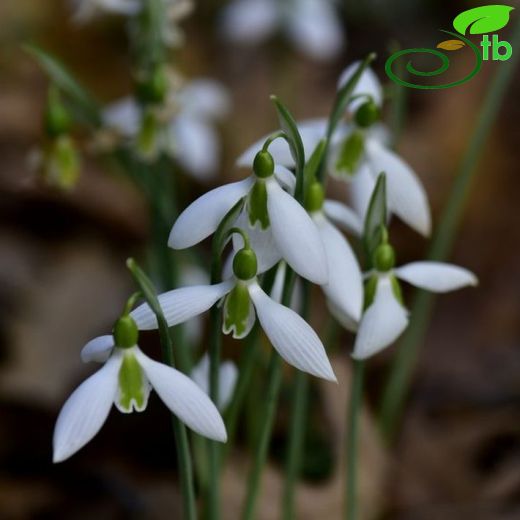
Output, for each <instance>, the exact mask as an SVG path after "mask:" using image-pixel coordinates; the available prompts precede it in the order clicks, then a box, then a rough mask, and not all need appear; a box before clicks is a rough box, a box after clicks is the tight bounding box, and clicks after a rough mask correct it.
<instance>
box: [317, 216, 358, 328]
mask: <svg viewBox="0 0 520 520" xmlns="http://www.w3.org/2000/svg"><path fill="white" fill-rule="evenodd" d="M314 221H315V222H316V225H317V226H318V229H319V231H320V236H321V239H322V241H323V245H324V246H325V254H326V256H327V265H328V271H329V282H328V283H327V284H325V285H322V289H323V292H324V293H325V294H326V295H327V298H329V299H330V300H332V302H334V304H335V305H336V307H338V308H339V309H340V310H341V311H342V312H344V313H345V314H348V315H349V316H350V317H351V318H352V319H353V320H354V321H358V320H359V319H360V318H361V310H362V308H363V277H362V275H361V269H360V268H359V264H358V262H357V259H356V255H354V252H353V251H352V248H351V247H350V245H349V243H348V242H347V240H346V239H345V237H344V236H343V235H342V234H341V233H340V232H339V231H338V230H337V229H336V228H335V227H334V226H333V225H332V224H331V223H330V222H328V220H327V219H326V217H324V216H323V215H322V214H320V213H317V214H315V216H314Z"/></svg>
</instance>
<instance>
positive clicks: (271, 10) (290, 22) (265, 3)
mask: <svg viewBox="0 0 520 520" xmlns="http://www.w3.org/2000/svg"><path fill="white" fill-rule="evenodd" d="M334 4H335V2H334V1H333V0H290V1H283V0H233V1H232V2H231V3H230V4H229V5H228V6H226V7H225V8H224V10H223V12H222V17H221V24H220V29H221V33H222V34H223V36H224V37H225V38H226V39H228V40H230V41H232V42H236V43H245V44H257V43H260V42H262V41H264V40H266V39H267V38H269V37H270V36H272V35H273V34H274V33H275V32H277V31H281V32H282V33H283V34H284V35H285V36H286V37H287V38H288V39H289V40H290V41H291V43H293V45H294V46H295V47H296V48H297V49H298V50H299V51H300V52H302V53H304V54H306V55H308V56H310V57H311V58H313V59H316V60H328V59H331V58H334V57H335V56H337V55H338V54H339V52H340V51H341V49H342V48H343V45H344V43H345V34H344V29H343V27H342V24H341V22H340V20H339V17H338V13H337V10H336V9H337V8H336V6H335V5H334Z"/></svg>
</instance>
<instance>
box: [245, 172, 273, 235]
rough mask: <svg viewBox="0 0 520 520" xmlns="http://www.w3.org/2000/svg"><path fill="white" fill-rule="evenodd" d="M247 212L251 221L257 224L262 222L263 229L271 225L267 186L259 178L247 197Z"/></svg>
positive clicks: (252, 224) (253, 224)
mask: <svg viewBox="0 0 520 520" xmlns="http://www.w3.org/2000/svg"><path fill="white" fill-rule="evenodd" d="M247 213H248V215H249V223H250V224H251V226H253V227H254V226H255V224H256V223H257V222H260V227H261V228H262V229H267V228H268V227H269V225H270V222H269V214H268V213H267V188H266V185H265V181H264V180H262V179H259V180H257V181H256V182H255V184H254V185H253V187H252V188H251V191H250V192H249V196H248V198H247Z"/></svg>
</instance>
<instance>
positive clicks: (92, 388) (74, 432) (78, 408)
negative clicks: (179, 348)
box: [53, 324, 227, 462]
mask: <svg viewBox="0 0 520 520" xmlns="http://www.w3.org/2000/svg"><path fill="white" fill-rule="evenodd" d="M134 327H135V324H134ZM136 337H137V334H136ZM81 358H82V360H83V361H84V362H89V361H97V362H99V363H104V365H103V366H102V367H101V368H100V369H99V370H98V371H97V372H95V373H94V374H93V375H92V376H90V377H89V378H88V379H86V380H85V381H84V382H83V383H82V384H81V385H80V386H79V387H78V388H77V389H76V390H75V391H74V392H73V393H72V395H71V396H70V397H69V399H68V400H67V402H66V403H65V404H64V405H63V408H62V409H61V412H60V414H59V416H58V420H57V422H56V426H55V429H54V437H53V450H54V454H53V460H54V462H61V461H63V460H65V459H67V458H68V457H70V456H71V455H73V454H74V453H76V452H77V451H78V450H80V449H81V448H82V447H83V446H85V444H87V443H88V442H89V441H90V440H91V439H92V438H93V437H94V436H95V435H96V434H97V433H98V432H99V430H100V429H101V427H102V426H103V424H104V422H105V421H106V419H107V417H108V414H109V412H110V409H111V408H112V404H115V405H116V407H117V409H118V410H119V411H121V412H123V413H131V412H132V411H134V410H135V411H138V412H141V411H143V410H144V409H145V408H146V405H147V403H148V396H149V394H150V391H151V389H152V388H153V389H154V390H155V391H156V392H157V394H158V395H159V397H160V398H161V400H162V401H163V402H164V404H165V405H166V406H167V407H168V408H169V409H170V410H171V412H172V413H173V414H175V415H176V416H177V417H178V418H179V419H180V420H181V421H182V422H183V423H185V424H186V425H187V426H189V427H190V428H191V429H192V430H194V431H196V432H197V433H199V434H200V435H203V436H205V437H208V438H210V439H214V440H217V441H221V442H225V441H226V439H227V434H226V428H225V426H224V422H223V421H222V418H221V416H220V414H219V412H218V410H217V408H216V407H215V405H214V404H213V403H212V402H211V400H210V399H209V397H208V396H207V395H206V394H205V393H204V392H203V391H202V390H201V389H200V388H199V387H198V386H197V385H196V384H195V383H194V382H193V381H192V380H191V379H190V378H189V377H187V376H186V375H184V374H182V373H181V372H179V371H178V370H175V369H174V368H172V367H170V366H167V365H164V364H162V363H158V362H157V361H154V360H152V359H150V358H149V357H148V356H146V355H145V354H144V353H143V352H142V351H141V350H140V349H139V347H138V346H137V345H133V346H124V347H116V346H115V340H114V337H112V336H101V337H99V338H96V339H94V340H92V341H90V342H89V343H87V345H85V347H84V348H83V350H82V352H81Z"/></svg>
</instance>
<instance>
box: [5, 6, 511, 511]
mask: <svg viewBox="0 0 520 520" xmlns="http://www.w3.org/2000/svg"><path fill="white" fill-rule="evenodd" d="M198 4H199V5H197V6H196V9H195V11H194V13H193V14H192V15H191V16H190V17H189V18H187V20H186V21H184V22H183V23H182V27H183V28H184V31H185V45H184V47H182V48H181V49H180V50H178V51H176V52H175V53H174V58H173V59H174V61H175V64H176V66H177V67H178V68H179V69H180V70H182V73H183V74H184V76H186V77H187V78H190V77H198V76H205V77H212V78H215V79H217V80H219V81H220V82H221V83H222V84H224V85H225V87H226V88H227V89H228V90H229V92H230V96H231V100H232V109H231V112H230V114H229V116H228V117H227V118H225V119H224V120H223V121H222V122H221V123H219V134H220V138H221V143H222V162H221V165H220V167H219V171H218V175H217V176H216V177H215V178H214V179H211V180H210V181H208V182H195V181H193V180H192V179H190V178H189V177H186V176H181V178H180V181H179V184H180V188H179V189H180V192H181V203H180V204H181V207H184V206H186V205H187V203H188V202H190V201H191V200H193V199H194V198H195V197H196V196H198V195H199V194H201V193H203V192H205V191H206V190H207V189H208V188H209V187H211V186H214V185H219V184H222V183H224V182H229V181H231V180H234V179H238V178H241V177H242V176H244V175H245V174H246V173H247V172H244V171H239V170H237V169H236V168H235V167H234V161H235V159H236V157H237V156H238V155H239V154H240V153H241V152H242V151H243V150H244V149H245V148H246V147H247V146H248V145H250V144H251V143H252V142H254V141H256V140H257V139H259V138H260V137H261V136H262V135H264V134H266V133H268V132H270V131H272V130H275V129H276V128H277V120H276V115H275V112H274V110H273V108H272V106H271V103H270V101H269V95H270V94H273V93H275V94H277V95H278V96H279V97H280V98H281V99H282V100H283V101H284V102H285V103H286V104H287V105H288V106H289V107H290V109H291V111H292V113H293V114H294V115H295V117H296V118H297V119H305V118H312V117H323V116H325V115H327V114H328V111H329V109H330V106H331V104H332V102H333V99H334V95H335V89H336V81H337V78H338V76H339V74H340V73H341V71H342V70H343V69H344V68H345V66H346V65H347V64H348V63H350V62H351V61H353V60H356V59H360V58H363V57H364V56H365V55H366V54H367V53H369V52H371V51H376V52H377V54H378V59H377V60H376V62H375V65H374V69H375V70H376V72H377V73H378V75H379V77H380V78H381V80H382V81H386V82H387V81H388V80H387V78H386V76H385V74H384V61H385V60H386V57H387V56H388V55H389V54H390V53H391V52H393V50H395V49H396V48H408V47H421V46H425V47H426V46H428V47H430V46H435V44H436V43H437V41H439V39H440V35H439V33H438V29H440V28H446V29H450V27H451V20H452V19H453V18H454V16H455V15H457V14H458V13H459V12H461V11H463V10H464V9H469V8H471V7H474V3H473V2H463V1H452V2H435V1H433V0H430V1H424V2H420V3H419V2H413V1H411V0H399V1H397V0H396V1H394V2H391V3H390V2H381V1H380V0H365V1H364V2H360V3H354V2H346V1H343V2H339V1H338V3H337V6H336V7H335V9H337V16H338V17H339V20H340V23H341V26H342V27H343V28H344V30H345V34H346V44H345V46H344V49H343V51H342V52H341V53H339V54H338V55H337V56H335V57H334V58H333V59H331V60H327V61H318V60H315V59H312V58H309V57H308V56H306V55H305V54H302V53H301V52H300V51H299V50H298V49H297V48H294V46H292V45H290V44H289V43H288V42H287V40H286V39H284V38H283V37H281V36H280V35H275V36H273V37H272V38H270V39H269V40H268V41H265V42H263V43H261V44H258V45H255V46H247V45H238V44H230V43H227V42H225V41H224V40H223V39H222V38H220V37H219V34H218V31H217V29H216V27H217V20H218V17H219V13H220V12H221V9H222V7H223V4H225V2H223V1H219V0H204V1H201V2H199V3H198ZM509 4H510V5H514V4H515V3H514V2H509ZM70 7H71V6H70V4H69V3H68V2H65V1H62V0H47V1H45V2H42V1H35V0H32V1H31V0H16V1H15V0H2V2H0V212H1V218H0V276H1V280H0V303H1V308H2V311H1V313H0V342H1V343H0V518H1V519H2V520H3V519H29V518H67V519H76V518H78V519H81V518H93V517H94V516H96V517H97V518H100V519H101V518H133V517H136V518H158V519H162V518H178V517H179V516H178V515H179V513H178V512H179V510H180V500H179V497H178V488H177V484H176V471H175V466H176V461H175V451H174V444H173V442H172V439H171V432H170V429H169V423H168V414H167V412H166V409H165V408H164V407H163V406H162V405H161V403H160V402H159V401H158V399H156V398H155V397H153V398H151V400H150V405H149V407H148V410H147V411H146V413H144V414H132V415H129V416H124V415H122V414H118V413H115V412H114V413H112V414H111V415H110V418H109V420H108V421H107V423H106V425H105V426H104V428H103V429H102V431H101V432H100V434H99V435H98V436H97V437H96V439H95V441H94V442H92V443H90V444H89V445H88V446H87V447H86V448H85V449H83V450H82V451H81V452H80V453H78V454H77V455H76V456H74V457H73V458H72V459H71V460H70V461H67V462H66V463H64V464H60V465H57V466H53V465H52V464H51V438H52V429H53V426H54V422H55V419H56V416H57V413H58V411H59V409H60V407H61V405H62V404H63V402H64V400H65V399H66V397H67V396H68V395H69V394H70V392H71V391H72V389H73V388H75V386H77V385H78V384H79V382H80V381H82V380H83V378H84V377H85V376H86V375H88V374H89V373H91V371H92V367H90V366H84V365H82V364H81V362H80V359H79V351H80V349H81V347H82V346H83V345H84V344H85V343H86V341H88V340H89V339H91V338H92V337H95V336H97V335H100V334H106V333H107V332H108V331H109V330H110V328H111V326H112V323H113V321H114V319H115V318H116V317H117V315H118V313H119V312H120V310H121V307H122V305H123V302H124V301H125V299H126V297H127V296H128V295H129V294H130V293H131V292H132V291H133V285H132V281H131V278H130V276H129V274H128V272H127V270H126V268H125V265H124V261H125V259H126V258H127V257H129V256H136V257H137V258H140V257H142V255H143V251H144V250H145V248H146V244H147V243H148V241H149V239H150V232H149V229H150V222H149V218H148V212H147V209H146V203H145V201H144V199H143V197H142V195H141V194H140V192H139V191H138V190H137V189H136V188H135V186H134V185H133V184H132V183H131V182H130V181H129V180H128V178H126V177H124V176H122V175H120V174H118V173H117V172H114V171H113V169H111V168H109V167H107V165H106V164H104V163H103V161H99V160H98V158H97V157H96V154H94V153H92V152H91V150H90V149H89V147H88V146H85V147H84V148H83V149H82V170H81V176H80V179H79V182H78V184H77V186H75V188H74V189H73V190H71V191H69V192H63V191H60V190H58V189H55V188H52V187H49V186H46V185H45V184H44V183H42V182H40V181H39V180H38V178H37V175H36V174H35V172H34V171H32V169H31V167H30V160H29V156H30V153H31V150H33V149H34V148H35V147H38V146H39V145H40V144H41V142H42V139H43V131H42V113H43V107H44V103H45V99H46V92H47V85H48V81H47V78H46V77H45V75H44V74H43V72H42V71H41V69H40V68H39V67H38V66H37V64H36V63H35V62H34V60H32V59H31V57H30V56H28V55H27V53H25V52H24V51H23V50H22V48H21V45H22V44H24V43H27V42H33V43H38V44H39V45H41V46H42V47H43V48H45V49H46V50H48V51H49V52H51V53H53V54H55V55H57V56H59V57H60V59H61V60H63V62H64V63H65V64H66V65H67V66H68V68H69V69H70V70H71V71H73V72H74V74H75V75H76V77H77V78H78V79H79V80H80V81H81V82H82V83H83V84H84V85H85V86H86V87H87V88H88V89H89V90H90V91H91V92H92V93H94V95H95V96H96V98H97V99H98V100H100V102H102V103H103V104H104V103H108V102H110V101H113V100H115V99H118V98H120V97H122V96H125V95H127V94H128V93H129V92H130V91H131V89H132V77H131V73H130V62H129V53H128V41H127V36H126V31H125V23H124V19H123V18H122V17H118V16H100V17H99V18H96V19H94V20H92V21H91V22H90V23H88V24H83V25H82V24H78V23H74V22H73V21H72V20H71V8H70ZM515 16H517V15H516V14H515V13H513V18H512V19H513V20H514V19H515ZM511 25H512V24H510V26H509V27H508V28H506V29H504V30H503V31H502V32H501V33H500V34H501V35H502V36H503V37H504V39H507V34H508V33H510V31H511ZM518 51H519V49H513V52H518ZM463 66H464V64H461V67H463ZM497 66H498V67H499V66H500V64H498V65H497V64H496V63H492V62H488V63H485V64H484V67H483V70H482V72H481V73H480V74H479V75H477V76H476V77H475V78H474V79H473V80H472V81H471V82H469V83H466V84H464V85H463V86H461V87H458V88H452V89H447V90H438V91H418V90H407V92H406V93H405V94H406V95H405V99H404V102H405V104H406V105H405V106H406V109H405V111H404V119H403V125H402V128H401V127H400V126H399V125H397V126H395V125H394V129H396V128H397V130H398V137H399V139H398V150H399V152H400V153H401V154H402V156H403V157H404V158H405V159H406V160H407V161H408V162H409V163H410V164H411V165H412V166H413V168H414V169H415V171H416V172H417V173H418V175H419V176H420V178H421V179H422V181H423V182H424V184H425V187H426V190H427V192H428V194H429V197H430V202H431V205H432V209H433V215H434V223H435V221H436V217H437V216H438V215H439V213H440V212H441V210H442V207H443V204H444V202H445V201H446V198H447V195H448V193H449V190H450V188H451V186H452V182H453V178H454V175H455V173H456V171H457V167H458V165H459V162H460V159H461V157H462V155H463V153H464V151H465V148H466V146H467V143H468V139H469V137H470V135H471V132H472V130H473V128H474V126H475V122H476V117H477V114H478V110H479V107H480V105H481V103H482V100H483V99H484V97H485V95H486V92H487V89H488V85H489V82H490V79H491V78H492V76H493V74H494V72H495V71H496V68H497ZM388 87H389V92H391V91H392V88H391V86H390V85H388ZM519 98H520V76H519V75H518V72H515V78H514V79H513V81H512V83H511V85H510V88H509V89H508V90H507V93H506V96H505V98H504V100H503V106H502V108H501V111H500V114H499V117H498V120H497V122H496V125H495V126H494V128H493V131H492V133H491V137H490V139H489V141H488V142H487V144H486V148H485V150H484V154H483V156H482V159H481V161H480V163H479V167H478V169H479V171H478V175H477V176H476V180H475V182H474V183H473V185H472V191H471V194H470V197H469V200H468V206H467V210H466V212H465V217H464V220H463V225H462V228H461V230H460V233H459V235H458V239H457V241H456V244H455V248H454V251H453V255H452V258H451V261H453V262H454V263H457V264H459V265H463V266H465V267H468V268H469V269H471V270H473V271H474V272H475V273H476V274H477V275H478V277H479V279H480V286H479V287H478V289H476V290H472V289H468V290H464V291H460V292H456V293H452V294H448V295H446V296H443V298H442V299H440V300H439V302H438V304H437V305H436V308H435V313H434V316H433V319H432V322H431V325H430V328H429V333H428V335H427V340H426V341H425V343H424V344H423V345H422V346H421V351H420V359H419V366H418V369H417V372H416V375H415V378H414V383H413V387H412V391H411V395H410V397H409V400H408V403H407V409H406V413H405V417H404V422H403V425H402V428H401V430H400V433H399V437H398V441H397V443H396V445H395V446H394V447H392V449H387V448H386V447H384V445H383V444H382V443H381V441H380V440H379V436H378V432H377V429H376V427H375V423H374V420H373V419H372V412H373V411H374V410H376V409H377V406H378V403H379V398H380V394H379V392H380V390H381V387H382V383H383V382H384V377H385V368H387V367H388V362H389V360H390V358H391V356H392V353H393V351H394V349H388V350H387V351H385V353H384V354H382V355H380V356H377V357H376V358H375V359H373V360H371V363H370V369H369V372H368V374H367V391H368V396H367V403H366V405H367V406H366V411H365V415H364V420H363V425H362V434H361V442H362V454H361V463H360V474H361V476H360V478H361V495H362V499H361V500H362V503H363V506H362V508H363V513H364V515H366V518H385V519H399V520H408V519H409V520H423V519H424V520H430V519H431V520H437V519H449V520H464V519H466V518H467V519H472V520H495V519H496V520H509V519H511V520H512V519H517V518H520V320H519V309H520V262H519V261H518V259H519V258H520V236H519V233H518V229H520V212H519V210H518V197H519V189H520V180H519V178H518V177H517V176H516V175H517V174H518V164H519V161H520V126H519V124H518V121H519V118H520V106H519V104H518V99H519ZM393 118H395V110H394V109H393V106H392V99H389V102H388V103H387V109H386V111H385V119H386V120H387V121H389V122H392V120H393ZM401 130H402V131H401ZM82 137H83V136H82V135H81V133H80V134H79V135H78V136H77V138H78V140H79V141H80V142H81V139H82ZM343 191H344V190H343V187H342V186H341V185H340V186H338V187H337V189H335V190H334V192H335V193H334V196H335V197H336V198H338V199H345V200H346V191H345V192H343ZM392 237H393V240H394V241H395V243H396V246H397V251H398V261H399V263H405V262H407V261H411V260H415V259H421V258H422V257H424V254H425V252H426V250H427V246H428V244H427V242H426V241H425V240H423V239H422V238H421V237H419V235H417V234H415V233H413V232H412V231H410V230H409V229H407V228H405V226H403V225H401V224H399V223H398V222H395V223H394V224H393V226H392ZM206 251H207V249H206V250H204V248H202V249H201V250H200V251H199V253H200V255H202V256H201V262H202V264H206V265H208V262H209V256H208V255H207V254H205V252H206ZM406 296H410V295H409V294H408V293H406ZM408 301H410V300H408ZM313 324H314V325H315V326H316V328H318V329H320V327H321V331H323V327H322V326H323V317H321V316H319V315H317V316H315V317H314V318H313ZM143 343H145V344H146V345H147V349H148V352H150V353H151V354H153V355H157V356H158V355H159V351H158V346H157V340H156V338H155V336H154V335H153V334H152V333H150V334H147V335H146V337H145V338H144V341H143ZM204 344H205V339H204V337H203V340H202V347H203V348H204ZM351 346H352V337H351V336H350V335H348V334H347V333H339V334H338V335H337V341H336V342H335V343H334V345H328V347H329V348H330V349H331V352H333V359H334V368H335V370H336V372H337V374H338V379H340V381H343V384H342V385H340V387H334V388H330V387H329V385H327V384H324V385H321V383H317V382H313V388H312V390H313V392H312V409H311V416H310V420H309V428H308V435H307V438H306V455H305V464H304V468H303V479H302V484H301V487H300V488H299V490H298V519H303V520H306V519H309V520H310V519H312V520H322V519H336V518H340V517H341V507H342V491H343V481H342V475H343V473H344V471H343V461H342V455H341V454H342V451H343V450H342V446H343V428H344V424H343V423H344V415H345V409H346V402H347V393H346V392H347V390H346V389H348V378H349V364H350V362H349V355H348V354H349V351H350V349H351ZM266 352H267V347H266ZM239 354H240V343H238V342H236V341H233V340H230V339H229V338H226V340H225V355H226V357H229V358H233V359H235V360H238V359H239ZM257 379H260V381H257V382H254V381H253V382H252V383H251V384H252V385H255V384H257V385H258V384H261V383H262V381H261V374H260V375H259V376H258V377H257ZM255 399H257V400H258V397H256V398H255V397H252V398H251V399H250V401H251V402H249V401H248V403H247V404H246V407H245V411H244V414H243V421H241V429H240V432H239V442H238V445H237V447H236V448H234V451H233V453H232V455H231V458H230V461H229V463H228V465H227V467H226V470H225V472H224V476H223V493H224V500H223V505H224V510H225V515H224V517H225V518H226V519H235V518H238V515H239V511H240V506H241V503H242V499H243V494H244V482H245V478H244V476H245V475H246V474H247V473H246V472H247V469H248V462H249V459H248V456H247V453H248V451H247V447H248V445H249V444H250V443H251V442H252V441H251V438H250V437H252V433H251V432H252V431H254V421H255ZM289 404H290V395H289V394H288V393H287V392H285V393H283V395H282V399H281V406H280V410H279V413H278V418H277V421H276V427H275V433H274V439H273V443H272V447H271V453H270V459H269V466H268V469H267V471H266V473H265V475H264V481H263V488H262V496H261V501H260V507H259V515H258V518H260V519H265V520H270V519H276V518H278V504H279V497H280V489H281V478H282V477H281V475H282V470H283V458H284V449H285V442H286V432H287V422H288V406H289Z"/></svg>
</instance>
